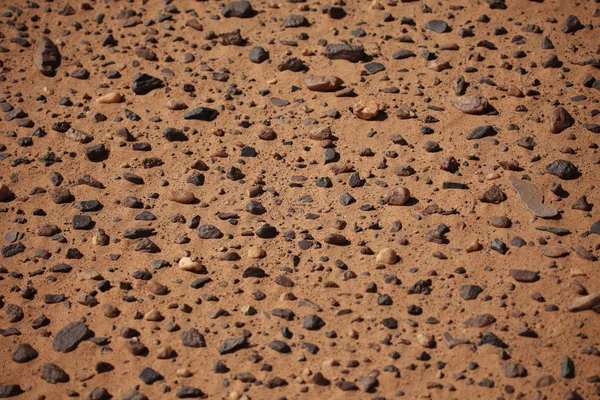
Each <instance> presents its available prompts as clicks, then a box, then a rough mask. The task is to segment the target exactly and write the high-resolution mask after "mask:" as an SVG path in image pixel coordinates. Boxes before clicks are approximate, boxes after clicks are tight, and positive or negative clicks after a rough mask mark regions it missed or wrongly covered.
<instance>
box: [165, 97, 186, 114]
mask: <svg viewBox="0 0 600 400" xmlns="http://www.w3.org/2000/svg"><path fill="white" fill-rule="evenodd" d="M167 108H168V109H169V110H173V111H179V110H185V109H186V108H188V106H187V104H185V103H184V102H183V101H181V100H175V99H171V100H169V101H167Z"/></svg>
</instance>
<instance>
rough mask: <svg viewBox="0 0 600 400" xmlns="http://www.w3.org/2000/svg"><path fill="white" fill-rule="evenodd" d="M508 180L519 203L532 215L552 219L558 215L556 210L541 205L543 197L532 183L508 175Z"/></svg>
mask: <svg viewBox="0 0 600 400" xmlns="http://www.w3.org/2000/svg"><path fill="white" fill-rule="evenodd" d="M508 179H509V180H510V182H511V183H512V185H513V188H514V189H515V191H516V192H517V193H518V194H519V197H520V198H521V201H522V202H523V203H524V204H525V206H526V207H527V209H528V210H529V211H531V212H532V213H533V215H535V216H536V217H540V218H553V217H555V216H556V215H558V210H556V209H554V208H549V207H547V206H545V205H544V204H543V201H544V196H543V195H542V194H541V193H540V192H539V190H538V189H537V187H535V185H534V184H533V183H531V182H529V181H526V180H522V179H519V178H518V177H517V176H516V175H510V176H509V178H508Z"/></svg>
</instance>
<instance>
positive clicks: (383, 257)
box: [375, 248, 398, 265]
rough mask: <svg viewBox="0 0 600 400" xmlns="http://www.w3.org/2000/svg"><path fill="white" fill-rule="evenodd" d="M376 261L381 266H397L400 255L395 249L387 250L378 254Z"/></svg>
mask: <svg viewBox="0 0 600 400" xmlns="http://www.w3.org/2000/svg"><path fill="white" fill-rule="evenodd" d="M375 261H376V262H377V263H380V264H381V263H382V264H388V265H392V264H396V262H397V261H398V254H396V252H395V251H394V249H390V248H385V249H382V250H381V251H380V252H379V253H378V254H377V257H376V259H375Z"/></svg>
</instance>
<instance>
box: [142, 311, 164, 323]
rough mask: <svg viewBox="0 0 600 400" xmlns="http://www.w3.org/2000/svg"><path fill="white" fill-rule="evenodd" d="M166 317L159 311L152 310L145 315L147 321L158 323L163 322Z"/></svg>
mask: <svg viewBox="0 0 600 400" xmlns="http://www.w3.org/2000/svg"><path fill="white" fill-rule="evenodd" d="M164 318H165V317H163V315H162V314H161V313H160V311H158V310H150V311H148V312H147V313H146V315H144V319H145V320H146V321H151V322H158V321H162V320H163V319H164Z"/></svg>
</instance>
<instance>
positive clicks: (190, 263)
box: [178, 257, 204, 272]
mask: <svg viewBox="0 0 600 400" xmlns="http://www.w3.org/2000/svg"><path fill="white" fill-rule="evenodd" d="M178 266H179V269H181V270H183V271H189V272H202V271H204V267H203V266H202V263H201V262H200V261H198V260H194V259H192V258H191V257H181V258H180V259H179V263H178Z"/></svg>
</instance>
